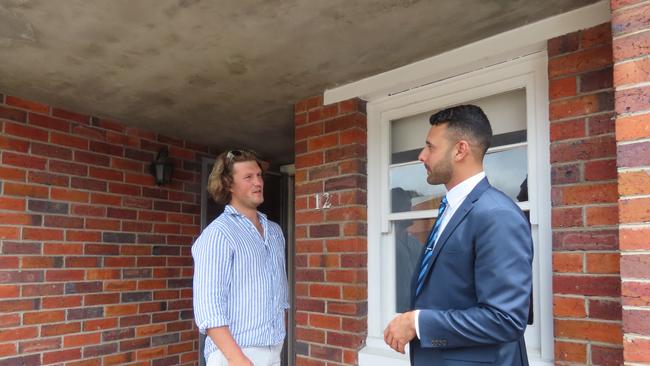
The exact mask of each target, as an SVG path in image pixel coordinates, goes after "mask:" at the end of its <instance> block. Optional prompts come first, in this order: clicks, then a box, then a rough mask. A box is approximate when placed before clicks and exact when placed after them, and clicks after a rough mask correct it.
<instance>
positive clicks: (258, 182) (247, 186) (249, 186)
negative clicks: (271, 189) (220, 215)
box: [230, 161, 264, 208]
mask: <svg viewBox="0 0 650 366" xmlns="http://www.w3.org/2000/svg"><path fill="white" fill-rule="evenodd" d="M232 171H233V172H232V185H231V187H230V193H231V194H232V199H231V204H234V205H240V206H243V207H247V208H257V207H258V206H259V205H261V204H262V202H264V179H263V178H262V169H260V167H259V166H258V165H257V162H255V161H240V162H236V163H234V164H233V166H232Z"/></svg>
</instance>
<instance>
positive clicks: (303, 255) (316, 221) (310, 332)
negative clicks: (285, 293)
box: [295, 97, 368, 366]
mask: <svg viewBox="0 0 650 366" xmlns="http://www.w3.org/2000/svg"><path fill="white" fill-rule="evenodd" d="M295 128H296V133H295V138H296V148H295V152H296V159H295V165H296V176H295V177H296V178H295V179H296V181H295V182H296V206H295V207H296V259H295V263H296V272H295V273H296V340H295V341H296V344H295V345H296V346H295V350H296V355H295V357H296V365H301V366H307V365H309V366H312V365H313V366H325V365H333V364H336V365H340V364H347V365H356V364H357V360H358V357H357V352H358V351H359V349H361V347H363V345H364V342H365V338H366V334H367V329H366V324H367V318H366V316H367V308H368V306H367V286H366V284H367V269H366V265H367V254H366V253H367V241H366V168H365V167H366V116H365V105H364V104H363V103H362V102H361V101H359V100H348V101H344V102H340V103H336V104H331V105H326V106H324V105H323V104H322V98H321V97H313V98H309V99H306V100H303V101H301V102H299V103H297V104H296V105H295ZM323 193H328V194H329V203H330V204H331V207H330V208H327V209H319V207H322V206H323V203H324V202H325V201H324V200H323V199H321V200H320V201H319V202H317V201H316V195H318V194H323Z"/></svg>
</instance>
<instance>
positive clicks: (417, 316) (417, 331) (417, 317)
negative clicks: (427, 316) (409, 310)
mask: <svg viewBox="0 0 650 366" xmlns="http://www.w3.org/2000/svg"><path fill="white" fill-rule="evenodd" d="M414 317H415V334H416V335H417V336H418V339H421V338H420V310H415V315H414Z"/></svg>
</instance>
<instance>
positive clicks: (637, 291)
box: [621, 280, 650, 307]
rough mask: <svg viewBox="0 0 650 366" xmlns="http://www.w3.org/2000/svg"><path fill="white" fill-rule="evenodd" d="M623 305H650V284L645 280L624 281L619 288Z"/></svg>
mask: <svg viewBox="0 0 650 366" xmlns="http://www.w3.org/2000/svg"><path fill="white" fill-rule="evenodd" d="M621 295H622V298H623V299H622V300H623V305H627V306H646V307H647V306H650V284H648V283H645V282H635V281H631V280H629V281H624V282H623V283H622V290H621Z"/></svg>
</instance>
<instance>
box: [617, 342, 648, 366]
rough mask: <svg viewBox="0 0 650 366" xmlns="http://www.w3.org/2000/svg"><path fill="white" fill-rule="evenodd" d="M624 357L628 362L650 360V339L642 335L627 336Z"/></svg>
mask: <svg viewBox="0 0 650 366" xmlns="http://www.w3.org/2000/svg"><path fill="white" fill-rule="evenodd" d="M623 342H624V346H625V351H624V359H625V360H627V361H628V362H650V340H648V339H643V338H640V337H626V338H625V339H624V340H623Z"/></svg>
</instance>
